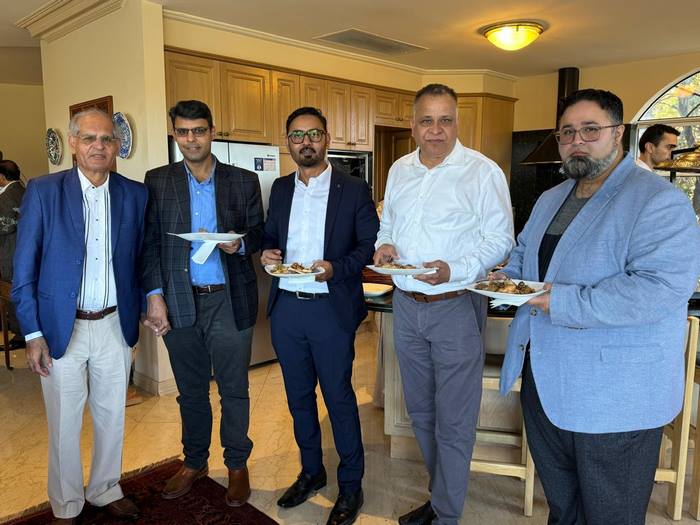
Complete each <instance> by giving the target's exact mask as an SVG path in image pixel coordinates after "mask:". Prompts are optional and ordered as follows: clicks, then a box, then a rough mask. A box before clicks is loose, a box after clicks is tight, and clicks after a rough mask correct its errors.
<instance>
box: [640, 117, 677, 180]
mask: <svg viewBox="0 0 700 525" xmlns="http://www.w3.org/2000/svg"><path fill="white" fill-rule="evenodd" d="M680 134H681V132H680V131H678V130H677V129H676V128H672V127H671V126H667V125H666V124H654V125H653V126H649V127H648V128H647V129H646V130H644V133H642V137H641V138H640V139H639V158H638V159H637V166H639V167H640V168H644V169H645V170H649V171H653V170H654V168H655V167H656V166H657V165H658V164H660V163H661V162H664V161H665V160H670V159H671V153H672V152H673V150H674V149H676V148H677V147H678V136H679V135H680Z"/></svg>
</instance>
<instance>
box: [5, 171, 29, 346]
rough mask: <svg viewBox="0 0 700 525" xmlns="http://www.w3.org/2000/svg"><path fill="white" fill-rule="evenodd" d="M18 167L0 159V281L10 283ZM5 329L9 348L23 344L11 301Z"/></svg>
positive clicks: (19, 185)
mask: <svg viewBox="0 0 700 525" xmlns="http://www.w3.org/2000/svg"><path fill="white" fill-rule="evenodd" d="M20 177H21V173H20V170H19V166H17V164H16V163H15V162H13V161H11V160H0V280H2V281H6V282H12V275H13V271H12V258H13V257H14V255H15V244H16V241H17V221H18V219H19V206H20V203H21V202H22V197H23V196H24V184H22V181H21V180H20ZM8 328H9V330H10V331H11V332H12V333H13V334H14V337H13V338H12V339H11V340H10V348H21V347H23V346H24V338H23V337H22V336H21V334H20V328H19V323H18V322H17V316H16V314H15V306H14V304H10V305H9V308H8Z"/></svg>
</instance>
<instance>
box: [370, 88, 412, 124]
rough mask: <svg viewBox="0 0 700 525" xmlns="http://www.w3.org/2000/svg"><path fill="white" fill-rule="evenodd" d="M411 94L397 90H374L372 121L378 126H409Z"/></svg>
mask: <svg viewBox="0 0 700 525" xmlns="http://www.w3.org/2000/svg"><path fill="white" fill-rule="evenodd" d="M412 116H413V96H412V95H407V94H405V93H399V92H397V91H383V90H379V89H378V90H376V91H375V105H374V123H375V124H376V125H378V126H392V127H394V128H410V127H411V117H412Z"/></svg>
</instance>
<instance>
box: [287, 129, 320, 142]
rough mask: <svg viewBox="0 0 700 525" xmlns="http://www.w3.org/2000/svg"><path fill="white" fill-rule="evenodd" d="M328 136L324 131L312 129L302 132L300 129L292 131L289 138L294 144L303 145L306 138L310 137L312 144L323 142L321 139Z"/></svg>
mask: <svg viewBox="0 0 700 525" xmlns="http://www.w3.org/2000/svg"><path fill="white" fill-rule="evenodd" d="M325 134H326V132H325V131H323V130H322V129H310V130H308V131H302V130H300V129H295V130H294V131H290V132H289V134H288V135H287V137H289V140H291V141H292V144H301V143H302V142H304V137H307V136H308V137H309V140H310V141H311V142H321V139H322V138H323V136H324V135H325Z"/></svg>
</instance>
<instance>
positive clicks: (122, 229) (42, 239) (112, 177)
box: [12, 109, 148, 524]
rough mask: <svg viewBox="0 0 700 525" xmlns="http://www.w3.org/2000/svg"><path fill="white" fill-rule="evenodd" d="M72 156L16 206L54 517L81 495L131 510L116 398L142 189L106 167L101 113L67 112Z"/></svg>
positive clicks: (135, 325)
mask: <svg viewBox="0 0 700 525" xmlns="http://www.w3.org/2000/svg"><path fill="white" fill-rule="evenodd" d="M69 133H70V134H69V138H68V142H69V144H70V146H71V150H72V151H73V153H74V154H75V157H76V161H77V166H76V167H74V168H72V169H69V170H65V171H61V172H58V173H54V174H51V175H47V176H45V177H39V178H36V179H32V180H31V181H30V182H29V184H28V185H27V191H26V193H25V196H24V199H23V201H22V207H21V209H20V219H19V224H18V230H17V249H16V252H15V259H14V262H15V265H14V269H15V272H14V279H13V283H12V284H13V287H12V299H13V301H14V302H15V304H16V306H17V317H18V319H19V322H20V326H21V328H22V332H23V334H24V335H25V338H26V341H27V350H26V352H27V365H28V367H29V370H30V371H32V372H34V373H36V374H38V375H39V376H41V388H42V392H43V395H44V404H45V407H46V416H47V419H48V427H49V432H48V434H49V474H48V493H49V501H50V503H51V509H52V510H53V513H54V516H55V517H56V518H57V519H56V520H55V523H56V524H72V523H75V522H76V519H77V516H78V515H79V514H80V512H81V511H82V508H83V505H84V504H85V501H86V500H87V501H89V502H90V503H91V504H92V505H94V506H97V507H104V508H105V510H106V511H107V512H109V513H110V514H111V515H112V516H114V517H116V518H119V519H124V518H125V519H137V518H138V515H139V514H138V509H137V508H136V505H134V503H133V502H131V501H130V500H129V499H127V498H125V497H124V493H123V492H122V489H121V487H120V486H119V478H120V476H121V460H122V445H123V442H124V404H125V400H126V390H127V384H128V381H129V371H130V368H131V347H132V346H134V345H135V344H136V341H137V340H138V334H139V314H140V312H141V310H142V306H143V294H142V293H141V287H140V285H139V281H138V278H137V273H136V263H137V257H138V255H139V252H140V249H141V242H142V239H143V224H144V214H145V210H146V202H147V198H148V193H147V190H146V188H145V186H144V185H143V184H141V183H139V182H135V181H131V180H129V179H127V178H125V177H122V176H121V175H119V174H118V173H114V172H110V168H111V166H112V164H113V162H114V159H115V157H116V154H117V151H118V149H119V138H118V137H117V135H116V134H115V129H114V127H113V125H112V119H111V118H110V117H109V115H107V114H106V113H104V112H102V111H100V110H97V109H89V110H86V111H84V112H81V113H78V114H77V115H75V116H74V117H73V118H72V119H71V122H70V126H69ZM86 401H87V402H88V403H89V405H90V413H91V415H92V420H93V434H94V439H93V453H92V462H91V466H90V482H89V483H88V485H87V487H86V488H85V489H84V488H83V469H82V465H81V454H80V434H81V428H82V422H83V412H84V408H85V402H86Z"/></svg>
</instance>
